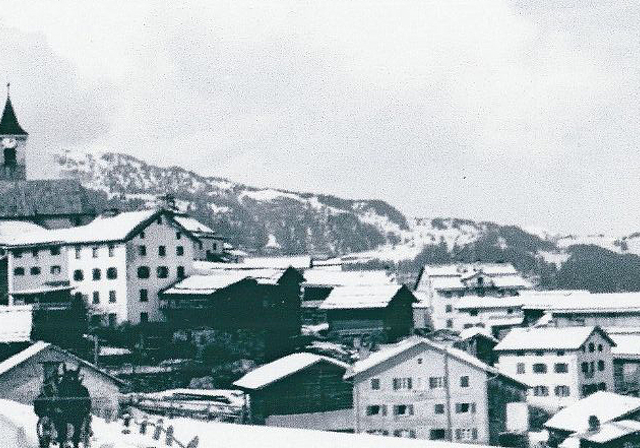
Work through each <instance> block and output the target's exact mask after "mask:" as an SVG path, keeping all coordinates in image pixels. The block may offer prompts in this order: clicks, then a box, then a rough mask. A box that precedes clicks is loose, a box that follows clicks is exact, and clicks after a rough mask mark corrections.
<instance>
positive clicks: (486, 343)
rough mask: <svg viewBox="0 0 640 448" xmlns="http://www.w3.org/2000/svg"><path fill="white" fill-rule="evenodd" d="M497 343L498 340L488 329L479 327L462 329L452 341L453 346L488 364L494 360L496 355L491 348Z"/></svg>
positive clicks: (491, 363)
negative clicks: (457, 337) (456, 338)
mask: <svg viewBox="0 0 640 448" xmlns="http://www.w3.org/2000/svg"><path fill="white" fill-rule="evenodd" d="M497 344H498V340H497V339H496V338H494V337H493V336H492V335H491V334H490V333H489V331H488V330H486V329H485V328H479V327H472V328H467V329H466V330H462V331H461V332H460V335H459V340H457V341H454V342H453V346H454V347H455V348H459V349H460V350H463V351H465V352H467V353H469V354H470V355H473V356H475V357H476V358H478V359H479V360H481V361H482V362H485V363H487V364H489V365H490V366H492V365H493V364H494V363H495V362H496V355H495V352H494V351H493V349H494V348H495V346H496V345H497Z"/></svg>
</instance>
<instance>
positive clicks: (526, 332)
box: [494, 326, 615, 351]
mask: <svg viewBox="0 0 640 448" xmlns="http://www.w3.org/2000/svg"><path fill="white" fill-rule="evenodd" d="M594 332H598V333H600V334H601V335H602V336H603V337H604V338H605V339H607V340H608V341H609V342H610V343H611V345H613V346H615V342H614V341H613V340H612V339H611V338H610V337H609V336H608V335H607V334H606V333H605V332H604V331H603V330H602V329H600V327H597V326H596V327H594V326H587V327H562V328H557V327H530V328H513V329H512V330H511V331H509V333H507V335H506V336H505V337H504V339H502V341H500V343H499V344H498V345H496V346H495V348H494V350H495V351H512V350H577V349H579V348H580V347H581V346H582V344H584V342H585V341H586V340H587V339H588V338H589V337H590V336H591V335H592V334H593V333H594Z"/></svg>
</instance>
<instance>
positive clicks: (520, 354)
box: [516, 352, 525, 356]
mask: <svg viewBox="0 0 640 448" xmlns="http://www.w3.org/2000/svg"><path fill="white" fill-rule="evenodd" d="M524 353H525V352H517V353H516V356H524Z"/></svg>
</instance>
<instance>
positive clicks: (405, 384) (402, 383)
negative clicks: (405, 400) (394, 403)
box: [393, 378, 413, 390]
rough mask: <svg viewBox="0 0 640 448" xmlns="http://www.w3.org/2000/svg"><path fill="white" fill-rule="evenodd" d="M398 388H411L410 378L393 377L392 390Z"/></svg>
mask: <svg viewBox="0 0 640 448" xmlns="http://www.w3.org/2000/svg"><path fill="white" fill-rule="evenodd" d="M400 389H407V390H411V389H413V384H412V381H411V378H394V379H393V390H400Z"/></svg>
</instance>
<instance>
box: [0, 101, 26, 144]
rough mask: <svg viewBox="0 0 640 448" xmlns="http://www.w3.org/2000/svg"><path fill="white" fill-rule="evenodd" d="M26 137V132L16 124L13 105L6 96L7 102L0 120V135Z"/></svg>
mask: <svg viewBox="0 0 640 448" xmlns="http://www.w3.org/2000/svg"><path fill="white" fill-rule="evenodd" d="M5 134H10V135H28V134H27V131H25V130H24V129H22V126H20V124H19V123H18V118H17V117H16V112H15V111H14V110H13V104H11V97H9V95H7V102H6V103H5V105H4V111H3V112H2V119H1V120H0V135H5Z"/></svg>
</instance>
